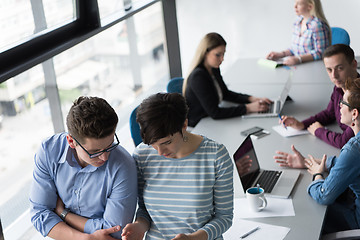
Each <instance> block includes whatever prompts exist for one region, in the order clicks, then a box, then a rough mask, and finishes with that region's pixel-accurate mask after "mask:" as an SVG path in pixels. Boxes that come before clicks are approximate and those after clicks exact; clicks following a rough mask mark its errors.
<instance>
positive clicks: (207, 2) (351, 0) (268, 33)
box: [176, 0, 360, 76]
mask: <svg viewBox="0 0 360 240" xmlns="http://www.w3.org/2000/svg"><path fill="white" fill-rule="evenodd" d="M322 4H323V9H324V12H325V16H326V18H327V20H328V21H329V24H330V26H340V27H343V28H345V29H346V30H347V31H348V32H349V34H350V39H351V43H350V45H351V47H352V48H353V49H354V51H355V54H356V55H360V30H359V29H358V28H357V27H356V26H357V25H358V23H359V22H360V1H359V0H345V1H339V0H323V1H322ZM176 7H177V17H178V25H179V36H180V50H181V61H182V69H183V75H184V76H186V75H187V74H188V68H189V64H190V61H191V59H192V57H193V54H194V52H195V49H196V47H197V44H198V43H199V41H200V39H201V38H202V37H203V36H204V35H205V34H206V33H208V32H212V31H215V32H218V33H220V34H221V35H223V37H224V38H225V40H226V41H227V43H228V46H227V53H226V55H225V61H224V63H223V64H222V70H223V71H226V69H227V67H228V66H230V65H231V63H232V62H233V61H234V60H236V59H237V58H245V57H264V56H265V55H266V54H267V53H268V52H269V51H271V50H284V49H285V48H287V47H288V46H289V45H290V42H291V31H292V24H293V21H294V19H295V13H294V0H177V1H176Z"/></svg>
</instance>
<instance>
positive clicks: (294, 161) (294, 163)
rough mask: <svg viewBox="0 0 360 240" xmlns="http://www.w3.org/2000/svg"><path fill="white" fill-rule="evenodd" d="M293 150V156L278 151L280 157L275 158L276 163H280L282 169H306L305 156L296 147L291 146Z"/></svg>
mask: <svg viewBox="0 0 360 240" xmlns="http://www.w3.org/2000/svg"><path fill="white" fill-rule="evenodd" d="M291 150H292V151H293V152H294V154H292V155H291V154H289V153H286V152H281V151H276V154H278V156H274V159H275V162H277V163H279V164H280V166H281V167H289V168H305V167H306V166H305V161H304V159H305V158H304V156H303V155H301V153H300V152H299V151H298V150H297V149H296V148H295V146H294V145H291Z"/></svg>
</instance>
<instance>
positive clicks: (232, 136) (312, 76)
mask: <svg viewBox="0 0 360 240" xmlns="http://www.w3.org/2000/svg"><path fill="white" fill-rule="evenodd" d="M223 77H224V81H225V83H226V84H227V86H228V87H229V89H231V90H233V91H237V92H241V93H248V94H250V95H254V96H258V97H269V98H273V97H278V96H279V94H280V92H281V90H282V87H283V85H284V84H285V82H286V80H287V79H288V78H289V77H291V78H292V87H291V90H290V94H289V96H290V97H291V99H292V100H291V101H287V102H286V103H285V106H284V108H283V110H282V112H281V114H282V115H289V116H294V117H296V118H297V119H298V120H303V119H305V118H307V117H309V116H311V115H313V114H316V113H318V112H319V111H320V110H323V109H325V108H326V107H327V104H328V102H329V99H330V95H331V92H332V89H333V84H332V83H331V81H330V80H329V77H328V76H327V73H326V71H325V68H324V65H323V63H322V62H321V61H316V62H311V63H304V64H302V65H299V66H295V67H291V68H276V69H275V68H269V67H266V66H262V65H259V64H258V63H257V59H239V60H238V61H236V62H235V63H234V64H233V66H232V67H231V68H229V69H228V71H227V72H226V73H223ZM278 121H279V119H278V118H277V117H273V118H242V117H234V118H229V119H222V120H214V119H211V118H210V117H207V118H204V119H202V120H201V121H200V122H199V123H198V124H197V125H196V127H195V128H194V129H193V130H192V132H194V133H198V134H201V135H204V136H207V137H209V138H211V139H213V140H215V141H217V142H220V143H222V144H224V145H225V147H226V148H227V150H228V151H229V154H230V156H231V157H232V155H233V154H234V152H235V151H236V150H237V148H238V147H239V146H240V144H241V143H242V141H243V140H244V139H245V136H242V135H241V134H240V132H241V131H243V130H246V129H249V128H251V127H254V126H259V127H262V128H264V129H265V130H267V131H269V132H270V134H269V135H267V136H265V137H263V138H259V139H256V140H254V141H253V143H254V147H255V151H256V155H257V157H258V160H259V161H260V164H261V167H262V168H266V169H281V168H282V167H280V166H279V165H278V164H277V163H275V161H274V159H273V156H274V155H276V154H275V151H276V150H281V151H285V152H291V145H292V144H294V145H295V147H296V148H297V149H298V150H299V151H300V152H301V153H302V154H303V155H304V156H307V155H308V154H311V155H313V156H314V157H315V158H321V157H322V156H323V154H327V155H328V156H332V155H338V154H339V149H337V148H335V147H332V146H330V145H328V144H326V143H325V142H323V141H321V140H320V139H318V138H316V137H315V136H313V135H311V134H306V135H301V136H294V137H288V138H285V137H283V136H281V135H279V134H278V133H277V132H276V131H274V130H273V128H272V127H273V126H276V125H278V124H279V123H278ZM327 127H328V128H329V129H333V130H338V131H340V130H339V128H338V127H337V125H336V124H335V125H332V126H327ZM234 167H235V165H234ZM289 170H290V171H295V170H294V169H289ZM311 178H312V176H311V175H310V174H309V173H308V172H307V171H306V170H305V169H301V174H300V177H299V179H298V181H297V183H296V185H295V187H294V189H293V191H292V193H291V196H290V198H292V201H293V206H294V211H295V216H290V217H267V218H253V219H247V220H251V221H257V222H261V223H267V224H271V225H278V226H283V227H288V228H290V229H291V230H290V232H289V233H288V234H287V236H286V238H285V239H291V240H296V239H301V240H303V239H307V240H310V239H319V237H320V234H321V228H322V224H323V220H324V216H325V213H326V206H323V205H320V204H318V203H316V202H315V201H314V200H313V199H312V198H311V197H310V196H309V195H308V193H307V187H308V185H309V184H310V183H311ZM234 197H235V198H241V197H244V192H243V188H242V186H241V183H240V179H239V176H238V174H237V171H236V169H235V168H234Z"/></svg>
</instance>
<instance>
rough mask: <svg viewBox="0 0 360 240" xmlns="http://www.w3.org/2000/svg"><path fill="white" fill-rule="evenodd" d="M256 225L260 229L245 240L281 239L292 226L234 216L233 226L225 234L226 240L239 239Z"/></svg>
mask: <svg viewBox="0 0 360 240" xmlns="http://www.w3.org/2000/svg"><path fill="white" fill-rule="evenodd" d="M256 227H259V228H260V229H259V230H257V231H256V232H254V233H252V234H250V235H249V236H247V237H246V238H244V239H245V240H259V239H266V240H281V239H284V238H285V237H286V235H287V234H288V233H289V231H290V228H287V227H280V226H275V225H270V224H265V223H258V222H253V221H248V220H243V219H239V218H234V219H233V224H232V226H231V227H230V228H229V229H228V230H227V231H226V232H225V233H224V234H223V237H224V240H239V239H240V236H242V235H244V234H245V233H247V232H249V231H250V230H252V229H254V228H256Z"/></svg>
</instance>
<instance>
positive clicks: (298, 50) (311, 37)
mask: <svg viewBox="0 0 360 240" xmlns="http://www.w3.org/2000/svg"><path fill="white" fill-rule="evenodd" d="M302 20H303V17H302V16H299V17H298V18H297V20H296V21H295V23H294V31H293V35H292V44H291V48H290V49H289V50H290V52H291V54H292V55H296V56H298V55H305V54H309V53H310V54H311V55H312V56H313V58H314V60H319V59H321V58H322V53H323V52H324V50H325V48H327V47H328V46H330V29H329V28H328V26H327V25H326V24H325V23H323V22H322V21H320V19H318V18H317V17H314V16H313V17H311V18H310V19H309V20H308V22H307V23H306V28H307V29H306V30H305V31H304V32H303V34H301V21H302Z"/></svg>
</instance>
